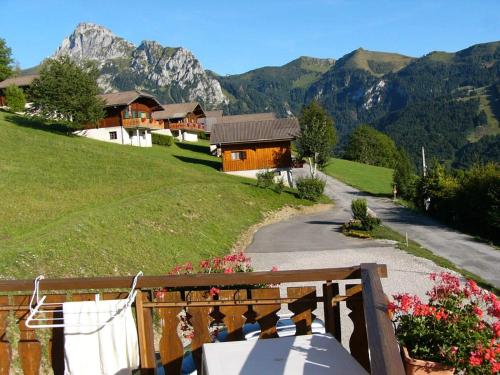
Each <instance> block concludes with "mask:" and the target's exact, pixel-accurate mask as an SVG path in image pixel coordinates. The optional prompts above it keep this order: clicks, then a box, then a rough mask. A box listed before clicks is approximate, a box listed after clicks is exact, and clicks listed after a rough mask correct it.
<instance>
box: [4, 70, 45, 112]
mask: <svg viewBox="0 0 500 375" xmlns="http://www.w3.org/2000/svg"><path fill="white" fill-rule="evenodd" d="M38 77H39V75H38V74H30V75H25V76H20V77H11V78H7V79H6V80H4V81H2V82H0V107H3V106H5V105H7V104H6V102H5V89H6V88H7V87H9V86H17V87H19V88H21V89H23V91H24V93H25V95H26V92H27V89H28V88H29V87H30V86H31V84H32V83H33V81H34V80H35V79H36V78H38ZM26 99H27V100H26V101H27V102H29V101H30V100H29V97H27V98H26Z"/></svg>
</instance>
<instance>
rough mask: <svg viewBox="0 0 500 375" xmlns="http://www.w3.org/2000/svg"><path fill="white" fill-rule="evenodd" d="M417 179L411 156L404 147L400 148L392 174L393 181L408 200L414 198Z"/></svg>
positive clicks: (400, 193) (401, 194) (399, 192)
mask: <svg viewBox="0 0 500 375" xmlns="http://www.w3.org/2000/svg"><path fill="white" fill-rule="evenodd" d="M416 179H417V177H416V176H415V171H414V168H413V164H412V163H411V161H410V157H409V156H408V154H407V153H406V152H405V151H404V150H403V149H400V150H399V155H398V159H397V162H396V166H395V168H394V174H393V175H392V181H393V183H394V185H396V189H397V191H398V194H399V195H400V196H401V197H403V198H405V199H408V200H412V199H414V197H415V184H416Z"/></svg>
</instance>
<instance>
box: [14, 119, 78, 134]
mask: <svg viewBox="0 0 500 375" xmlns="http://www.w3.org/2000/svg"><path fill="white" fill-rule="evenodd" d="M5 119H6V120H7V121H10V122H12V123H14V124H16V125H18V126H22V127H24V128H30V129H35V130H42V131H46V132H50V133H57V134H64V135H68V136H73V131H75V130H76V129H74V128H72V127H70V126H68V125H66V124H63V123H45V122H44V121H43V120H41V119H37V118H29V117H22V116H18V115H13V114H8V115H7V116H5Z"/></svg>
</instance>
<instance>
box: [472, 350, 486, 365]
mask: <svg viewBox="0 0 500 375" xmlns="http://www.w3.org/2000/svg"><path fill="white" fill-rule="evenodd" d="M482 363H483V355H482V353H481V351H480V350H476V351H475V352H471V353H470V358H469V364H470V365H471V366H472V367H475V366H481V365H482Z"/></svg>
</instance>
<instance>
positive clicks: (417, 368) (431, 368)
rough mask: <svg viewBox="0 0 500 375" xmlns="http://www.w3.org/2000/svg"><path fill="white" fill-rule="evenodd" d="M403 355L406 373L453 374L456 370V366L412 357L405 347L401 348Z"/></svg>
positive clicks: (416, 374)
mask: <svg viewBox="0 0 500 375" xmlns="http://www.w3.org/2000/svg"><path fill="white" fill-rule="evenodd" d="M401 356H402V357H403V363H404V366H405V371H406V375H429V374H433V375H453V374H454V372H455V368H454V367H451V366H446V365H443V364H441V363H437V362H432V361H424V360H421V359H414V358H411V357H410V354H409V353H408V350H407V349H406V348H405V347H403V348H402V349H401Z"/></svg>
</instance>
